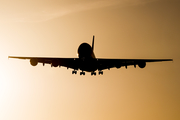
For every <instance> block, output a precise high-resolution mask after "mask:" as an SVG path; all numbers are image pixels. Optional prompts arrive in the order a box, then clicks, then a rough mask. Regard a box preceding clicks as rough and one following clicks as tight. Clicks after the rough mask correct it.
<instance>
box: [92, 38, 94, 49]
mask: <svg viewBox="0 0 180 120" xmlns="http://www.w3.org/2000/svg"><path fill="white" fill-rule="evenodd" d="M92 50H93V51H94V35H93V40H92Z"/></svg>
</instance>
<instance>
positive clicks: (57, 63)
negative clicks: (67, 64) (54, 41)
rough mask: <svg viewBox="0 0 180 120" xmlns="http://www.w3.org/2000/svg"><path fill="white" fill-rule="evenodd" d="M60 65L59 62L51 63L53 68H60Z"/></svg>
mask: <svg viewBox="0 0 180 120" xmlns="http://www.w3.org/2000/svg"><path fill="white" fill-rule="evenodd" d="M58 65H59V61H58V60H53V61H52V63H51V66H52V67H58Z"/></svg>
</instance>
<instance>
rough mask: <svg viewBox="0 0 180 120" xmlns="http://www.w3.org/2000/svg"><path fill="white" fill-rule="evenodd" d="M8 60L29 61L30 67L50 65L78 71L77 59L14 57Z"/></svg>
mask: <svg viewBox="0 0 180 120" xmlns="http://www.w3.org/2000/svg"><path fill="white" fill-rule="evenodd" d="M8 58H17V59H29V60H30V63H31V65H32V66H36V65H37V64H38V63H43V65H45V64H51V66H54V67H57V66H63V67H67V68H72V69H78V66H77V65H78V58H49V57H16V56H9V57H8Z"/></svg>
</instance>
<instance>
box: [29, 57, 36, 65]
mask: <svg viewBox="0 0 180 120" xmlns="http://www.w3.org/2000/svg"><path fill="white" fill-rule="evenodd" d="M30 63H31V65H32V66H36V65H37V64H38V60H37V59H36V58H32V59H30Z"/></svg>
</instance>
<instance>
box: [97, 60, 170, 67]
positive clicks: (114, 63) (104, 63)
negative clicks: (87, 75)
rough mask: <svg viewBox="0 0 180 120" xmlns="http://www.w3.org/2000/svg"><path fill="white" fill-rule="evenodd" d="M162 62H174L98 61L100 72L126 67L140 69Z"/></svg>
mask: <svg viewBox="0 0 180 120" xmlns="http://www.w3.org/2000/svg"><path fill="white" fill-rule="evenodd" d="M162 61H173V59H101V58H100V59H98V64H99V68H98V69H99V70H104V69H110V68H113V67H116V68H120V67H123V66H125V67H126V68H127V66H130V65H133V66H134V67H136V65H138V66H139V67H140V68H144V67H145V66H146V62H162Z"/></svg>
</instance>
